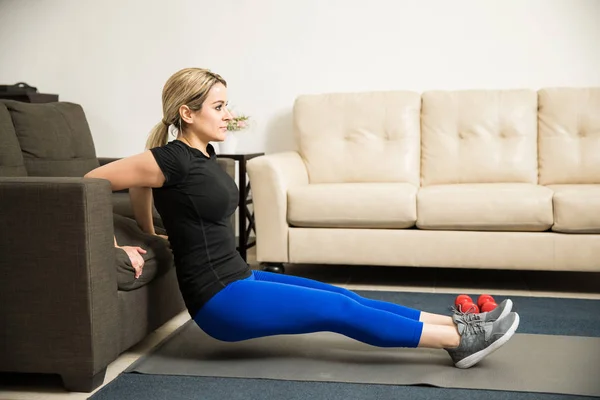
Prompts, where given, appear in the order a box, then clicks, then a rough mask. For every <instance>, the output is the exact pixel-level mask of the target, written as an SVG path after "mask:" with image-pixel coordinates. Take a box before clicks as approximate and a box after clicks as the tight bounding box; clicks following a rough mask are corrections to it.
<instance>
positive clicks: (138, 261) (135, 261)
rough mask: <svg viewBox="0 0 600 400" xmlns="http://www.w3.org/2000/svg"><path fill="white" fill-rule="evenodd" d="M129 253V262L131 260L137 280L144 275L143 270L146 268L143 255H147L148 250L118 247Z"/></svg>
mask: <svg viewBox="0 0 600 400" xmlns="http://www.w3.org/2000/svg"><path fill="white" fill-rule="evenodd" d="M117 247H118V248H119V249H122V250H123V251H125V253H127V256H128V257H129V260H131V266H132V267H133V269H134V270H135V279H137V278H139V277H140V275H142V269H143V268H144V259H143V258H142V256H141V254H146V250H144V249H142V248H141V247H137V246H117Z"/></svg>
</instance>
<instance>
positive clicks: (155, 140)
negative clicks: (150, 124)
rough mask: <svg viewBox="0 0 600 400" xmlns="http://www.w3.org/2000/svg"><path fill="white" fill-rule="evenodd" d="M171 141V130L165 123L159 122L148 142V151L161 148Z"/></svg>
mask: <svg viewBox="0 0 600 400" xmlns="http://www.w3.org/2000/svg"><path fill="white" fill-rule="evenodd" d="M168 141H169V128H168V127H167V125H165V124H163V122H162V121H161V122H159V123H158V124H156V126H155V127H154V128H153V129H152V131H151V132H150V136H149V137H148V140H147V141H146V149H147V150H149V149H152V148H154V147H161V146H164V145H165V144H167V142H168Z"/></svg>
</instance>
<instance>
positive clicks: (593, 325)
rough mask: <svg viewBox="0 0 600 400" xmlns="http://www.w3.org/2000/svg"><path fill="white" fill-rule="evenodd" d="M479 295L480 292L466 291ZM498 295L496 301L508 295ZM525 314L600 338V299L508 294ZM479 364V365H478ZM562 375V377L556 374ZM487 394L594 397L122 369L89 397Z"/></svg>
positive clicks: (492, 398)
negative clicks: (141, 372)
mask: <svg viewBox="0 0 600 400" xmlns="http://www.w3.org/2000/svg"><path fill="white" fill-rule="evenodd" d="M357 293H359V294H361V295H363V296H365V297H369V298H372V299H378V300H384V301H390V302H394V303H399V304H403V305H406V306H408V307H413V308H417V309H421V310H424V311H428V312H432V313H438V314H445V315H448V314H449V307H450V306H451V305H452V304H453V301H454V298H455V297H456V295H457V294H458V293H456V294H433V293H408V292H403V293H397V292H380V291H357ZM467 294H469V295H471V297H473V299H474V300H476V299H477V296H478V295H479V293H467ZM490 294H492V295H494V297H495V299H496V300H497V302H500V301H502V300H503V299H504V298H506V296H501V295H495V294H494V293H490ZM510 298H511V299H512V300H513V302H514V307H513V308H514V310H515V311H517V312H518V313H519V314H520V316H521V324H520V326H519V331H518V332H519V333H530V334H546V335H566V336H591V337H600V301H597V300H582V299H560V298H536V297H523V296H510ZM475 368H476V367H475ZM557 379H560V377H557ZM167 398H168V399H173V400H177V399H192V398H193V399H202V400H210V399H219V400H220V399H231V400H235V399H244V400H247V399H280V398H281V399H290V400H296V399H298V400H300V399H303V400H304V399H307V398H309V399H311V400H317V399H319V400H320V399H327V400H338V399H339V400H342V399H343V400H346V399H413V400H420V399H440V400H441V399H449V400H453V399H456V400H459V399H460V400H464V399H486V400H504V399H506V400H533V399H540V400H558V399H573V400H576V399H591V397H582V396H568V395H557V394H541V393H522V392H514V391H496V390H468V389H444V388H436V387H427V386H394V385H367V384H348V383H334V382H301V381H282V380H266V379H242V378H216V377H194V376H168V375H148V374H136V373H123V374H121V375H119V376H118V377H117V378H116V379H115V380H114V381H112V382H111V383H109V384H108V385H106V386H105V387H104V388H102V389H101V390H99V391H98V392H97V393H96V394H94V395H93V396H92V397H90V399H91V400H106V399H120V400H128V399H145V400H154V399H167Z"/></svg>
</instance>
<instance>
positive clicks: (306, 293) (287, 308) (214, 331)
mask: <svg viewBox="0 0 600 400" xmlns="http://www.w3.org/2000/svg"><path fill="white" fill-rule="evenodd" d="M420 315H421V312H420V311H419V310H415V309H411V308H407V307H403V306H400V305H396V304H392V303H386V302H383V301H378V300H370V299H366V298H364V297H361V296H359V295H357V294H356V293H354V292H351V291H350V290H347V289H343V288H339V287H336V286H333V285H328V284H326V283H321V282H318V281H314V280H310V279H306V278H300V277H296V276H290V275H283V274H275V273H270V272H265V271H252V276H250V277H249V278H246V279H244V280H240V281H235V282H233V283H231V284H229V285H227V287H225V288H224V289H222V290H221V291H220V292H219V293H217V294H216V295H215V296H213V297H212V298H211V299H210V300H209V301H208V302H207V303H206V304H205V305H204V306H203V307H202V308H201V309H200V311H199V312H198V314H196V316H195V317H194V321H195V322H196V323H197V324H198V326H199V327H200V328H201V329H202V330H203V331H204V332H205V333H206V334H207V335H209V336H211V337H213V338H215V339H217V340H222V341H226V342H236V341H241V340H247V339H253V338H258V337H265V336H272V335H285V334H301V333H311V332H323V331H328V332H335V333H339V334H342V335H345V336H348V337H350V338H352V339H355V340H358V341H361V342H364V343H367V344H370V345H373V346H377V347H417V345H418V344H419V340H420V338H421V333H422V331H423V323H422V322H420V321H419V317H420Z"/></svg>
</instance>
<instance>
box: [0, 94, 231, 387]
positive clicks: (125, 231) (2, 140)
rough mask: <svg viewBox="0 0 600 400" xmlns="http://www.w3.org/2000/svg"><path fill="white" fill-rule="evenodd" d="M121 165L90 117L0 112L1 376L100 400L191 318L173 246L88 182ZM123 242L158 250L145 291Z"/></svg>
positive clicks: (120, 197)
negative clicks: (146, 345) (33, 376)
mask: <svg viewBox="0 0 600 400" xmlns="http://www.w3.org/2000/svg"><path fill="white" fill-rule="evenodd" d="M140 147H143V143H141V144H140ZM112 160H113V159H98V158H97V157H96V153H95V147H94V143H93V140H92V135H91V133H90V129H89V126H88V123H87V120H86V117H85V113H84V111H83V109H82V107H81V106H80V105H77V104H73V103H67V102H57V103H47V104H28V103H21V102H16V101H10V100H0V373H1V372H11V373H14V372H16V373H44V374H59V375H60V376H61V377H62V380H63V383H64V386H65V388H66V389H67V390H70V391H83V392H90V391H92V390H93V389H95V388H96V387H98V386H99V385H100V384H102V382H103V381H104V377H105V372H106V367H107V366H108V365H109V364H110V363H111V362H112V361H114V360H115V359H116V358H117V357H118V356H119V354H120V353H122V352H124V351H125V350H127V349H128V348H130V347H131V346H133V345H134V344H136V343H138V342H139V341H140V340H142V339H143V338H144V337H145V336H146V335H147V334H148V333H150V332H152V331H153V330H155V329H157V328H158V327H160V326H161V325H162V324H164V323H165V322H167V321H168V320H169V319H171V318H173V317H174V316H175V315H177V314H178V313H180V312H182V311H183V310H185V308H184V303H183V300H182V298H181V295H180V293H179V290H178V287H177V281H176V276H175V270H174V265H173V258H172V254H171V252H170V249H169V245H168V242H167V241H165V240H164V239H162V238H160V237H158V236H153V235H148V234H145V233H143V232H142V231H141V230H140V229H139V228H138V226H137V224H136V223H135V221H134V220H133V219H132V213H131V206H130V204H129V196H128V194H127V193H126V192H120V193H113V192H112V191H111V188H110V185H109V182H108V181H105V180H100V179H84V178H82V177H83V176H84V175H85V174H86V173H87V172H88V171H90V170H92V169H93V168H96V167H97V166H99V165H100V164H102V163H105V162H111V161H112ZM219 162H220V163H221V165H222V166H223V167H224V168H225V169H226V170H227V171H228V172H229V173H230V174H233V168H234V165H233V162H231V161H230V160H219ZM155 217H156V220H155V221H156V224H157V230H158V231H159V232H160V229H161V224H160V218H158V216H157V215H156V211H155ZM113 234H114V235H116V237H117V241H118V243H119V244H120V245H132V246H141V247H143V248H145V249H146V250H147V254H145V255H144V259H145V266H144V271H143V274H142V276H141V277H140V278H139V279H137V280H136V279H134V275H133V268H132V267H131V264H130V262H129V259H128V257H127V255H126V253H125V252H124V251H123V250H121V249H116V248H115V247H114V245H113Z"/></svg>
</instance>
